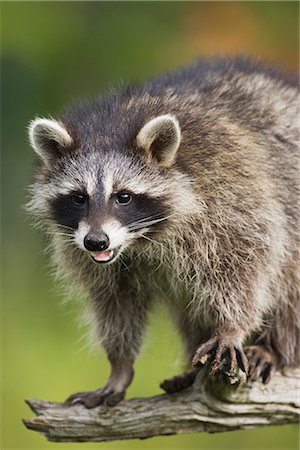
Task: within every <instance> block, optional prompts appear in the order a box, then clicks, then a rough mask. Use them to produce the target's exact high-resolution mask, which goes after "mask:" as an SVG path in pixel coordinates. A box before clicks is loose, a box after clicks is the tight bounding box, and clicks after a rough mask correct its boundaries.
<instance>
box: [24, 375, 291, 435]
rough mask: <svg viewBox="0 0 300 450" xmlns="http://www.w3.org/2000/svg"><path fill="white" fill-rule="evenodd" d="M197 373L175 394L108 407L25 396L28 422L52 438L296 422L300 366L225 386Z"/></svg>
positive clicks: (168, 432) (221, 429) (168, 433)
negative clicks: (267, 380)
mask: <svg viewBox="0 0 300 450" xmlns="http://www.w3.org/2000/svg"><path fill="white" fill-rule="evenodd" d="M212 378H213V377H207V376H205V374H203V373H199V375H198V377H197V379H196V382H195V384H194V386H193V387H192V388H189V389H187V390H185V391H182V392H180V393H177V394H170V395H167V394H163V395H157V396H154V397H149V398H133V399H131V400H126V401H123V402H121V403H120V404H119V405H117V406H115V407H113V408H109V407H104V406H99V407H97V408H94V409H86V408H85V407H84V406H82V405H75V406H72V407H69V406H66V405H64V404H62V403H51V402H47V401H41V400H28V401H27V403H28V405H29V406H30V407H31V409H32V410H33V411H34V412H35V413H36V414H37V417H34V418H32V419H24V420H23V422H24V424H25V425H26V427H27V428H29V429H31V430H36V431H39V432H41V433H43V434H44V435H45V436H46V437H47V439H48V440H50V441H59V442H86V441H93V442H97V441H98V442H99V441H111V440H116V439H134V438H149V437H152V436H157V435H170V434H182V433H193V432H200V431H207V432H219V431H232V430H237V429H247V428H254V427H261V426H267V425H280V424H288V423H298V421H299V415H300V400H299V387H300V369H288V370H286V371H285V373H284V374H281V373H279V372H277V373H276V374H275V375H274V376H273V378H272V380H271V381H270V383H269V384H267V385H263V384H262V383H260V382H256V383H252V384H246V385H243V386H239V388H238V389H237V388H236V387H233V386H227V387H225V385H224V383H220V380H216V379H214V380H213V379H212Z"/></svg>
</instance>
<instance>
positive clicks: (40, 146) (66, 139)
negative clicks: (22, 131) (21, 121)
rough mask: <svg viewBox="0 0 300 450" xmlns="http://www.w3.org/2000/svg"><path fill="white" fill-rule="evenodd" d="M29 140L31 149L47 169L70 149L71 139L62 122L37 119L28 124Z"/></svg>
mask: <svg viewBox="0 0 300 450" xmlns="http://www.w3.org/2000/svg"><path fill="white" fill-rule="evenodd" d="M29 140H30V143H31V146H32V148H33V149H34V151H35V152H36V153H37V154H38V156H39V157H40V158H41V159H42V161H43V162H44V164H45V165H46V166H48V167H51V166H52V165H53V162H55V161H56V160H57V159H58V158H59V157H60V156H62V155H63V153H64V152H65V151H66V150H67V149H70V148H71V146H72V144H73V138H72V137H71V136H70V134H69V133H68V131H67V130H66V128H65V126H64V124H63V123H62V122H58V121H57V120H54V119H41V118H37V119H35V120H33V121H32V122H31V123H30V124H29Z"/></svg>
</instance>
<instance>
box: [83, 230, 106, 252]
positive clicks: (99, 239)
mask: <svg viewBox="0 0 300 450" xmlns="http://www.w3.org/2000/svg"><path fill="white" fill-rule="evenodd" d="M83 243H84V246H85V248H86V249H87V250H89V251H90V252H102V251H103V250H106V249H107V248H108V247H109V239H108V236H107V235H106V234H105V233H88V234H87V235H86V236H85V238H84V241H83Z"/></svg>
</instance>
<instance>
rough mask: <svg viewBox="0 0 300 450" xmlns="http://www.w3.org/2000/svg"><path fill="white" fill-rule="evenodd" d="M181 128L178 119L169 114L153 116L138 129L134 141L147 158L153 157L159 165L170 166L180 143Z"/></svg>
mask: <svg viewBox="0 0 300 450" xmlns="http://www.w3.org/2000/svg"><path fill="white" fill-rule="evenodd" d="M180 140H181V130H180V126H179V123H178V120H177V118H176V117H175V116H173V115H171V114H164V115H162V116H158V117H155V118H154V119H151V120H150V121H149V122H147V123H146V124H145V125H144V126H143V128H142V129H141V130H140V131H139V133H138V135H137V137H136V141H137V144H138V146H139V147H140V148H142V149H143V150H144V151H145V152H146V153H147V154H148V157H149V159H150V160H151V159H152V158H154V159H155V160H156V161H157V162H158V163H159V165H160V166H162V167H170V166H171V165H172V164H173V163H174V161H175V158H176V153H177V150H178V148H179V145H180Z"/></svg>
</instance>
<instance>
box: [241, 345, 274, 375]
mask: <svg viewBox="0 0 300 450" xmlns="http://www.w3.org/2000/svg"><path fill="white" fill-rule="evenodd" d="M245 353H246V355H247V358H248V361H249V374H248V375H249V378H250V380H251V381H257V380H258V379H259V378H261V380H262V382H263V383H264V384H267V383H269V381H270V379H271V377H272V375H273V372H274V371H275V369H276V368H277V364H278V358H277V357H276V355H275V353H274V352H271V351H270V350H268V349H267V347H265V346H263V345H250V346H248V347H245Z"/></svg>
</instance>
